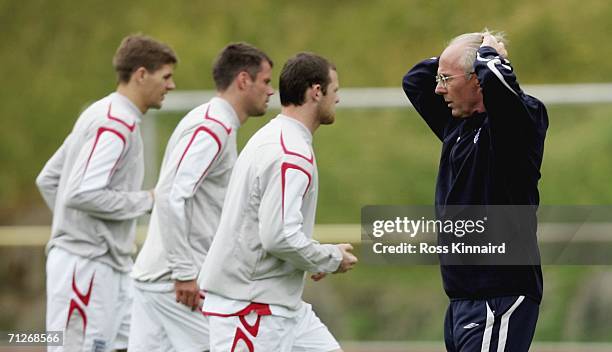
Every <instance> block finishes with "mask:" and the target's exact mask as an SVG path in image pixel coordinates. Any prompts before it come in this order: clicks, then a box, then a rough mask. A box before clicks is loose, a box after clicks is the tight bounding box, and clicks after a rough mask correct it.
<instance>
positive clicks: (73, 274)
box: [47, 247, 132, 352]
mask: <svg viewBox="0 0 612 352" xmlns="http://www.w3.org/2000/svg"><path fill="white" fill-rule="evenodd" d="M131 304H132V280H131V278H130V277H129V276H128V274H127V273H124V272H120V271H117V270H115V269H113V268H112V267H111V266H109V265H107V264H103V263H100V262H98V261H95V260H90V259H87V258H84V257H81V256H78V255H75V254H72V253H70V252H68V251H66V250H64V249H62V248H59V247H54V248H52V249H51V251H49V255H48V256H47V330H48V331H63V332H64V346H49V347H47V351H49V352H51V351H53V352H58V351H79V352H80V351H87V352H89V351H94V352H100V351H111V350H113V349H124V348H127V342H128V333H129V328H130V326H129V323H130V310H131Z"/></svg>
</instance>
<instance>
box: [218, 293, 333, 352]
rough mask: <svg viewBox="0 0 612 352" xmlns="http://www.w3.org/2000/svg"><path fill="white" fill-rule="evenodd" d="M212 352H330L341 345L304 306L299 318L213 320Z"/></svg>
mask: <svg viewBox="0 0 612 352" xmlns="http://www.w3.org/2000/svg"><path fill="white" fill-rule="evenodd" d="M209 319H210V320H209V321H210V335H211V339H210V344H211V352H268V351H275V352H329V351H336V350H339V349H340V345H339V344H338V341H336V339H335V338H334V337H333V336H332V334H331V333H330V332H329V330H328V329H327V327H326V326H325V325H323V323H322V322H321V320H319V318H318V317H317V315H316V314H315V313H314V311H313V310H312V306H311V305H310V304H308V303H305V302H302V307H301V308H300V309H299V311H298V313H297V315H295V316H294V317H291V318H285V317H281V316H274V315H257V313H255V312H254V311H253V312H251V313H249V314H248V315H246V316H229V317H221V316H214V315H211V316H209Z"/></svg>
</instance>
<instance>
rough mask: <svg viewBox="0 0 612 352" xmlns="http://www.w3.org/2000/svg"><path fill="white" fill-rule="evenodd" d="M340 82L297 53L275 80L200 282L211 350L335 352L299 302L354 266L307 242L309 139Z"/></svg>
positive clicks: (328, 113) (324, 121)
mask: <svg viewBox="0 0 612 352" xmlns="http://www.w3.org/2000/svg"><path fill="white" fill-rule="evenodd" d="M337 90H338V75H337V73H336V69H335V67H334V66H333V65H332V64H331V63H329V62H328V61H327V60H326V59H324V58H322V57H320V56H317V55H314V54H310V53H301V54H298V55H297V56H295V57H293V58H291V59H289V61H288V62H287V63H286V64H285V66H284V67H283V70H282V72H281V75H280V83H279V92H280V99H281V104H282V110H281V114H280V115H278V116H277V117H276V118H274V119H273V120H272V121H270V122H269V123H268V124H267V125H265V126H264V127H263V128H261V129H260V130H259V131H258V132H257V133H255V135H253V137H252V138H251V139H250V140H249V142H248V143H247V145H246V147H245V148H244V150H243V151H242V152H241V154H240V156H239V157H238V160H237V162H236V167H235V168H234V173H233V174H232V177H231V179H230V184H229V187H228V193H227V197H226V200H225V205H224V208H223V213H222V215H221V222H220V224H219V228H218V230H217V233H216V235H215V239H214V241H213V244H212V246H211V248H210V252H209V253H208V255H207V257H206V260H205V262H204V266H203V268H202V271H201V273H200V276H199V279H198V280H199V282H200V284H201V287H202V288H203V289H204V290H205V291H206V292H207V294H206V299H205V300H204V307H203V310H204V312H205V314H206V315H208V316H209V317H210V334H211V351H224V352H226V351H298V350H299V351H335V350H338V349H339V348H340V347H339V345H338V343H337V342H336V340H335V339H334V337H333V336H332V335H331V334H330V332H329V331H328V329H327V327H326V326H325V325H323V324H322V323H321V321H320V320H319V318H318V317H317V316H316V315H315V313H314V312H313V311H312V308H311V306H310V305H309V304H307V303H305V302H304V301H302V291H303V288H304V275H305V272H311V273H313V275H312V278H313V279H314V280H320V279H322V278H323V277H324V276H325V275H326V274H327V273H333V272H337V273H342V272H346V271H348V270H349V269H351V268H352V266H353V265H354V264H355V263H356V262H357V258H355V257H354V256H353V255H352V254H351V253H350V251H351V250H352V247H351V245H349V244H338V245H332V244H326V245H322V244H319V243H318V242H316V241H314V240H313V239H312V232H313V227H314V219H315V208H316V201H317V189H318V182H319V180H318V174H317V166H316V162H315V156H314V152H313V149H312V135H313V133H314V132H315V131H316V130H317V128H318V127H319V126H320V125H328V124H331V123H333V122H334V115H335V114H334V113H335V105H336V103H338V95H337Z"/></svg>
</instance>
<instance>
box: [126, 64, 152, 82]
mask: <svg viewBox="0 0 612 352" xmlns="http://www.w3.org/2000/svg"><path fill="white" fill-rule="evenodd" d="M147 73H148V71H147V69H146V68H144V66H140V67H139V68H137V69H136V70H135V71H134V72H133V73H132V76H131V77H130V81H132V82H136V83H138V84H142V83H143V82H144V79H145V77H146V75H147Z"/></svg>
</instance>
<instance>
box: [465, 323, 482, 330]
mask: <svg viewBox="0 0 612 352" xmlns="http://www.w3.org/2000/svg"><path fill="white" fill-rule="evenodd" d="M478 325H480V324H476V323H469V324H467V325H466V326H464V327H463V328H464V329H473V328H475V327H477V326H478Z"/></svg>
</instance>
